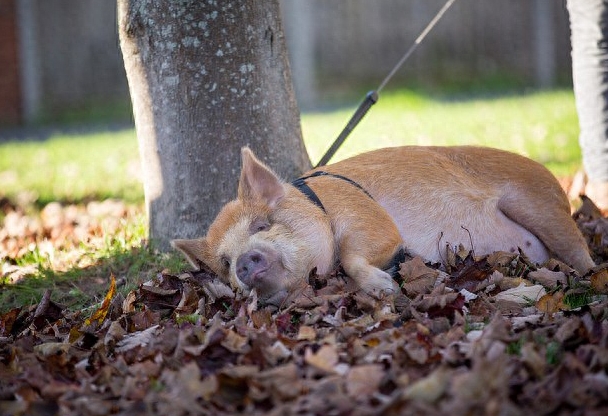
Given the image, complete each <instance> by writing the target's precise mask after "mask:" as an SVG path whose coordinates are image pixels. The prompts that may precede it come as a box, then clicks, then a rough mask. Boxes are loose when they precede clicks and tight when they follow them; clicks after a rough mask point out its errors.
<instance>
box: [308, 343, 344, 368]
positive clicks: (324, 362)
mask: <svg viewBox="0 0 608 416" xmlns="http://www.w3.org/2000/svg"><path fill="white" fill-rule="evenodd" d="M304 361H305V362H306V363H307V364H309V365H311V366H313V367H315V368H316V369H318V370H321V371H323V372H325V373H328V374H332V373H335V372H336V370H335V367H336V365H337V364H338V352H337V351H336V347H335V346H333V345H327V344H325V345H322V346H321V348H319V350H318V351H317V352H316V353H313V352H312V349H311V348H307V349H306V352H305V353H304Z"/></svg>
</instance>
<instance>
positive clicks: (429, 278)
mask: <svg viewBox="0 0 608 416" xmlns="http://www.w3.org/2000/svg"><path fill="white" fill-rule="evenodd" d="M399 274H400V275H401V277H402V278H403V283H402V287H403V289H404V290H405V292H406V293H407V294H408V295H409V296H415V295H418V294H421V293H428V292H430V291H431V290H432V289H433V286H434V285H435V281H436V280H437V277H438V276H439V271H438V270H436V269H431V268H430V267H428V266H426V265H425V264H424V261H423V260H422V258H420V257H418V256H416V257H414V258H413V259H412V260H409V261H406V262H404V263H401V269H400V270H399Z"/></svg>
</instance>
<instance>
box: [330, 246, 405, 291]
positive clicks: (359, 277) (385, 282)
mask: <svg viewBox="0 0 608 416" xmlns="http://www.w3.org/2000/svg"><path fill="white" fill-rule="evenodd" d="M340 260H341V262H342V267H343V268H344V271H345V272H346V274H347V275H348V277H350V278H351V279H353V281H354V282H355V283H356V284H357V286H358V287H360V288H361V289H362V290H364V291H365V292H366V293H368V294H370V295H372V296H374V297H376V298H382V297H384V296H388V295H392V294H395V293H397V292H398V291H399V286H398V284H397V282H395V281H394V280H393V279H392V277H391V276H390V275H389V274H388V273H386V272H384V271H382V270H380V269H379V268H377V267H374V266H372V265H371V264H370V263H369V262H368V260H367V259H365V258H364V257H362V256H360V255H357V254H352V253H343V255H342V257H341V259H340Z"/></svg>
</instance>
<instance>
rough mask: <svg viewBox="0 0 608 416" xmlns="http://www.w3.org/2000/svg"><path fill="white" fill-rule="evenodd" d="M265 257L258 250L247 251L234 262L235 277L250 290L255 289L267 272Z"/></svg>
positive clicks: (267, 266)
mask: <svg viewBox="0 0 608 416" xmlns="http://www.w3.org/2000/svg"><path fill="white" fill-rule="evenodd" d="M269 266H270V264H269V261H268V258H267V256H266V255H265V254H264V253H263V252H261V251H260V250H256V249H253V250H249V251H248V252H246V253H243V254H241V255H240V256H239V258H238V259H237V260H236V277H238V278H239V280H240V281H241V282H243V283H244V284H245V285H247V286H248V287H250V288H253V287H256V286H257V285H256V283H259V281H260V280H261V279H263V277H264V275H265V274H266V272H267V271H268V268H269Z"/></svg>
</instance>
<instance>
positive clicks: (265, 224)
mask: <svg viewBox="0 0 608 416" xmlns="http://www.w3.org/2000/svg"><path fill="white" fill-rule="evenodd" d="M269 229H270V221H268V220H267V219H265V218H264V219H262V218H257V219H255V220H254V221H253V222H252V223H251V225H250V226H249V232H250V233H251V234H255V233H259V232H261V231H268V230H269Z"/></svg>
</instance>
